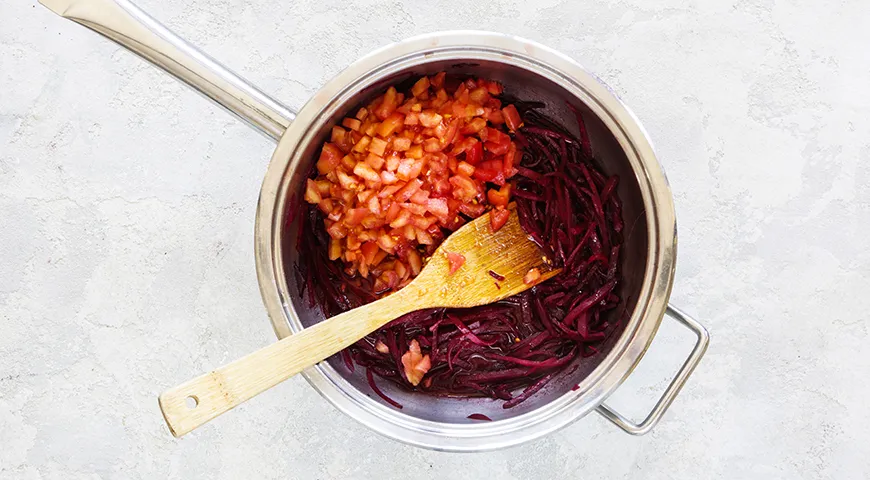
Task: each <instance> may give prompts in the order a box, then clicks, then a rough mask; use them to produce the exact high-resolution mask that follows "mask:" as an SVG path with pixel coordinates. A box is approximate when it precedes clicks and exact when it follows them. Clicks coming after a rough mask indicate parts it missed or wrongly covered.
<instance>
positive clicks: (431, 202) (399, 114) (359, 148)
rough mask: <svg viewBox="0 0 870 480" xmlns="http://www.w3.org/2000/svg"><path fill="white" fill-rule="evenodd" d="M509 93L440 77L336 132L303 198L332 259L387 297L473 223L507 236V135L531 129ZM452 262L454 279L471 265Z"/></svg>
mask: <svg viewBox="0 0 870 480" xmlns="http://www.w3.org/2000/svg"><path fill="white" fill-rule="evenodd" d="M501 93H502V87H501V85H499V84H498V83H497V82H492V81H489V80H484V79H473V78H471V79H463V80H458V79H450V80H449V81H448V80H447V77H446V75H445V73H444V72H441V73H439V74H437V75H434V76H431V77H421V78H420V79H418V80H417V81H416V82H415V83H414V84H413V86H412V87H411V88H410V89H409V90H408V91H405V92H399V91H398V90H396V88H395V87H389V88H388V89H387V90H386V91H385V92H384V94H383V95H381V96H380V97H378V98H376V99H375V100H373V101H372V102H371V103H370V104H368V105H366V106H364V107H362V108H360V109H359V110H357V111H356V112H355V114H353V115H352V116H348V117H346V118H344V119H343V120H342V121H341V122H340V125H334V126H333V127H332V129H331V130H330V131H329V141H328V142H326V143H324V145H323V148H322V149H321V152H320V156H319V157H318V160H317V162H316V167H317V176H316V177H315V178H311V179H309V180H307V181H306V183H305V187H304V192H303V195H302V196H303V198H304V200H305V201H306V202H308V203H311V204H315V205H317V206H318V209H319V211H321V212H323V215H324V222H325V227H326V231H327V233H328V234H329V236H330V242H329V246H328V254H329V257H330V258H331V259H333V260H341V261H342V262H344V268H345V269H346V271H347V272H348V273H349V274H350V275H354V274H359V275H360V276H362V277H367V278H372V279H373V282H374V289H375V291H376V292H377V293H378V294H382V293H386V292H389V291H391V290H394V289H396V288H400V287H401V286H402V285H405V284H407V282H408V281H410V279H411V278H413V277H414V276H416V275H418V274H419V273H420V271H421V269H422V268H423V255H424V254H425V255H428V254H431V253H432V252H433V251H434V249H435V247H437V246H438V244H439V243H440V242H441V241H442V240H443V239H444V237H445V235H446V234H449V232H450V231H454V230H456V229H458V228H460V227H461V226H462V225H464V224H465V223H466V222H467V221H468V219H470V218H477V217H479V216H481V215H483V214H485V213H486V212H487V210H490V212H491V213H490V224H491V226H492V228H493V230H494V231H495V230H497V229H498V228H501V226H502V225H504V223H505V222H506V221H507V218H508V216H509V212H508V211H507V210H506V208H505V207H506V206H507V204H508V203H509V202H510V194H511V187H510V185H509V184H507V179H508V178H511V177H512V176H513V175H514V174H516V172H517V169H516V166H517V164H518V163H519V161H520V158H521V155H520V152H519V151H518V150H517V147H516V144H515V143H514V142H513V141H512V139H511V136H510V135H509V134H508V129H509V130H510V131H511V132H515V131H516V129H518V128H520V127H521V126H522V119H521V118H520V115H519V112H518V110H517V109H516V107H514V106H513V105H510V104H504V105H503V104H502V101H501V100H500V99H499V98H498V96H499V95H500V94H501ZM449 256H450V257H451V270H452V271H454V272H455V271H456V269H457V268H459V267H460V266H461V265H462V262H463V261H464V257H462V256H461V255H459V254H450V255H449ZM421 361H422V359H421ZM406 375H407V372H406ZM420 376H421V377H422V374H420Z"/></svg>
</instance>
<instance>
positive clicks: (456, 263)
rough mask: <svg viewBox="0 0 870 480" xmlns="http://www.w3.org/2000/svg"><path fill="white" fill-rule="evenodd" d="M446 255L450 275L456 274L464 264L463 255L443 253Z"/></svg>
mask: <svg viewBox="0 0 870 480" xmlns="http://www.w3.org/2000/svg"><path fill="white" fill-rule="evenodd" d="M444 253H446V254H447V262H448V263H449V264H450V275H453V274H454V273H456V271H457V270H459V267H461V266H462V265H463V264H465V255H463V254H461V253H453V252H444Z"/></svg>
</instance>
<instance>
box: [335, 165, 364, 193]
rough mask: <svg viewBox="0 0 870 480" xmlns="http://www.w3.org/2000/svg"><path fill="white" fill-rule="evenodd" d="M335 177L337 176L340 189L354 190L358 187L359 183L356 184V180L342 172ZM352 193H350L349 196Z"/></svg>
mask: <svg viewBox="0 0 870 480" xmlns="http://www.w3.org/2000/svg"><path fill="white" fill-rule="evenodd" d="M336 175H338V182H339V183H340V184H341V187H342V188H344V189H345V190H355V189H356V186H357V185H359V182H357V181H356V180H354V178H353V177H351V176H350V175H348V174H346V173H344V172H341V171H339V172H336ZM352 193H353V192H352V191H351V194H352Z"/></svg>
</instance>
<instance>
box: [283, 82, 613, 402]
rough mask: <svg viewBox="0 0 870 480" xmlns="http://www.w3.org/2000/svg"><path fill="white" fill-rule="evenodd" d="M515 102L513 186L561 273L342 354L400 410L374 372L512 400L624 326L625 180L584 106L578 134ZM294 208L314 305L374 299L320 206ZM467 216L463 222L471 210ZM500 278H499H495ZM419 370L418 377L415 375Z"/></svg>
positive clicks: (372, 338) (411, 317)
mask: <svg viewBox="0 0 870 480" xmlns="http://www.w3.org/2000/svg"><path fill="white" fill-rule="evenodd" d="M446 83H449V80H448V82H445V88H447V85H446ZM460 85H462V84H460ZM515 105H516V107H517V109H518V111H519V112H520V114H521V116H522V121H523V126H522V127H521V128H517V129H514V128H512V130H516V131H515V132H513V142H514V143H515V144H516V145H517V147H518V150H521V152H522V158H521V161H520V162H519V164H518V165H515V166H514V168H515V169H516V172H515V173H516V175H514V176H513V178H511V179H510V181H509V183H508V184H510V185H511V186H512V187H511V188H510V190H509V191H510V194H511V197H512V199H513V200H515V201H516V203H517V214H518V215H519V220H520V224H521V225H522V227H523V229H524V230H525V231H526V233H528V235H529V236H530V238H532V239H533V241H535V242H536V243H537V244H538V245H539V246H540V247H541V248H542V250H543V251H544V252H546V256H547V257H548V258H549V259H550V260H551V261H553V262H554V263H555V264H556V265H558V266H560V267H562V268H563V272H562V273H561V274H560V275H559V276H557V277H555V278H554V279H552V280H550V281H548V282H545V283H543V284H541V285H537V286H535V287H533V288H531V289H529V290H527V291H526V292H524V293H521V294H519V295H515V296H513V297H510V298H508V299H505V300H502V301H500V302H497V303H494V304H491V305H485V306H482V307H476V308H470V309H435V310H423V311H418V312H413V313H410V314H407V315H405V316H403V317H400V318H398V319H396V320H394V321H392V322H390V323H389V324H387V325H386V326H385V327H384V328H382V329H380V330H378V331H376V332H375V333H373V334H371V335H369V336H367V337H365V338H364V339H362V340H360V341H359V342H357V343H355V344H354V345H353V346H351V347H349V348H347V349H345V350H344V351H342V352H341V356H342V358H343V360H344V363H345V365H346V366H347V368H349V369H350V370H351V371H353V370H354V368H355V366H360V367H363V368H365V369H366V376H367V379H368V382H369V384H370V385H371V387H372V390H373V391H374V392H375V393H376V394H377V395H379V396H380V397H382V398H383V399H384V400H385V401H386V402H388V403H389V404H391V405H393V406H394V407H396V408H402V406H401V405H400V404H398V403H397V402H395V401H394V400H392V399H390V398H389V397H387V396H386V395H385V394H384V393H383V392H382V391H381V390H380V389H379V388H378V387H377V385H376V383H375V377H379V378H381V379H384V380H386V381H391V382H393V383H395V384H398V385H399V386H401V387H403V388H406V389H410V390H414V391H418V392H423V393H427V394H434V395H450V396H486V397H491V398H494V399H500V400H503V401H504V403H503V407H504V408H511V407H513V406H515V405H517V404H519V403H521V402H523V401H524V400H526V399H528V398H529V397H530V396H532V395H534V394H535V393H536V392H538V391H539V390H541V388H542V387H544V386H545V385H546V384H547V383H548V382H549V381H550V380H552V379H553V378H554V377H555V375H556V374H557V373H559V372H560V371H561V370H562V369H564V368H565V367H566V366H567V365H569V364H570V363H571V362H572V361H573V360H574V359H575V358H577V357H579V356H584V357H585V356H590V355H594V354H596V353H597V352H598V349H597V347H598V345H600V344H601V343H602V342H603V341H604V340H605V339H606V338H607V336H608V335H609V333H610V332H612V331H613V330H614V329H615V327H616V325H615V324H614V323H615V322H617V321H618V319H617V318H616V316H615V315H608V314H607V313H608V311H610V310H612V309H614V308H615V307H616V305H617V304H618V303H619V297H618V295H617V293H616V291H617V290H618V286H619V280H620V277H619V268H618V261H619V253H620V246H621V245H622V230H623V221H622V212H621V203H620V200H619V198H618V196H617V194H616V187H617V183H618V178H617V177H616V176H610V177H606V176H605V175H603V174H602V173H601V171H600V170H599V169H598V168H597V167H596V166H595V165H594V163H593V161H592V157H591V148H590V143H589V139H588V135H587V133H586V128H585V125H584V123H583V120H582V118H581V116H580V114H579V113H577V112H575V113H576V117H577V121H578V123H579V128H580V138H579V139H578V138H576V137H574V136H572V135H571V134H569V133H568V132H567V131H566V130H565V129H564V128H562V127H561V126H559V125H558V124H556V123H555V122H553V121H552V120H550V119H548V118H547V117H545V116H544V115H542V114H541V113H539V112H538V111H536V110H535V107H536V105H534V104H523V103H515ZM464 155H465V154H464V153H460V154H459V157H460V159H462V157H463V156H464ZM316 173H317V172H313V173H312V177H311V178H315V176H316ZM487 186H489V187H493V189H495V188H498V185H492V184H490V183H487ZM483 203H485V202H483ZM293 205H295V206H291V208H290V211H289V215H288V218H287V220H288V222H292V221H294V220H295V219H296V218H298V219H299V230H298V235H297V238H296V249H297V251H298V252H299V253H300V255H299V257H298V263H297V264H296V266H295V267H294V274H295V276H296V282H297V285H298V288H299V293H300V295H301V296H302V298H303V299H306V300H307V303H308V305H309V306H310V307H315V306H316V307H319V308H320V309H321V311H322V312H323V313H324V315H326V316H327V317H329V316H333V315H337V314H338V313H341V312H344V311H346V310H349V309H352V308H355V307H358V306H360V305H363V304H366V303H368V302H371V301H373V300H375V299H376V298H377V295H376V294H375V290H376V289H375V283H376V282H377V280H376V279H375V278H374V277H373V276H368V277H367V278H363V276H362V275H360V274H359V272H358V271H352V269H346V268H345V267H344V265H343V264H342V262H341V260H338V261H333V260H330V256H329V255H330V253H329V247H330V243H333V245H334V243H335V242H334V240H333V238H331V237H330V235H329V234H327V232H326V230H325V228H324V220H325V215H324V213H323V212H322V211H321V209H319V208H318V206H317V205H313V204H309V203H306V202H304V201H298V200H297V201H294V202H293ZM460 213H461V214H462V215H463V218H462V219H461V221H462V223H464V221H467V220H468V219H470V218H471V217H470V216H468V215H465V214H464V213H463V212H460ZM479 214H480V213H478V215H479ZM449 233H450V230H446V229H445V230H444V231H443V235H444V236H446V235H449ZM442 238H443V237H442ZM432 248H433V246H432V245H420V246H419V247H418V253H419V254H420V255H421V256H425V255H426V254H427V253H431V251H432ZM348 270H351V271H350V272H349V271H348ZM499 276H500V275H499V274H496V275H493V278H494V281H495V282H496V283H498V277H499ZM379 293H380V292H379ZM409 356H413V357H414V358H415V359H417V360H416V362H417V363H414V364H415V365H418V364H419V359H420V358H421V357H423V356H425V360H426V361H427V364H426V367H425V368H424V369H423V371H422V372H421V371H411V370H409V369H408V358H409ZM403 357H404V360H405V361H404V362H403ZM430 364H431V365H430ZM409 375H412V376H413V377H414V378H411V379H410V381H409V378H408V376H409ZM470 418H471V417H470Z"/></svg>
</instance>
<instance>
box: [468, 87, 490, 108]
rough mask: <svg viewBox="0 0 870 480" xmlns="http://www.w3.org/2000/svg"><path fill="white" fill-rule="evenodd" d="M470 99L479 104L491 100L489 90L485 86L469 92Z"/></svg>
mask: <svg viewBox="0 0 870 480" xmlns="http://www.w3.org/2000/svg"><path fill="white" fill-rule="evenodd" d="M468 99H469V100H471V101H472V102H474V103H476V104H478V105H483V104H485V103H486V102H487V101H488V100H489V92H488V91H487V90H486V89H485V88H483V87H478V88H475V89H474V90H472V91H471V92H470V93H469V94H468Z"/></svg>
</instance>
